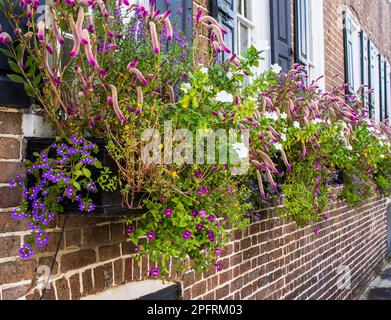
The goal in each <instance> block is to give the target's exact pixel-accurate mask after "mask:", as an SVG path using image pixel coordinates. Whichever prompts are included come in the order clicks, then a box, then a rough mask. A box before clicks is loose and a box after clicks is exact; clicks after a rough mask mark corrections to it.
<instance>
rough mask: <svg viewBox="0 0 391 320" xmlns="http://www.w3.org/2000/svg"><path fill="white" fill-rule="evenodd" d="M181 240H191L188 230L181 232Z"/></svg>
mask: <svg viewBox="0 0 391 320" xmlns="http://www.w3.org/2000/svg"><path fill="white" fill-rule="evenodd" d="M182 238H183V239H185V240H189V239H190V238H191V232H190V231H189V230H186V231H183V233H182Z"/></svg>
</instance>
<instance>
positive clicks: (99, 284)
mask: <svg viewBox="0 0 391 320" xmlns="http://www.w3.org/2000/svg"><path fill="white" fill-rule="evenodd" d="M113 283H114V279H113V264H112V263H107V264H105V265H103V266H99V267H96V268H95V269H94V284H95V290H96V291H97V292H101V291H104V290H106V289H108V288H109V287H111V286H112V285H113Z"/></svg>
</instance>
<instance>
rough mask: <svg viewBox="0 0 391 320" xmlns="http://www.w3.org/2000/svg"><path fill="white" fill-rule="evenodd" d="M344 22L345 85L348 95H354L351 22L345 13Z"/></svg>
mask: <svg viewBox="0 0 391 320" xmlns="http://www.w3.org/2000/svg"><path fill="white" fill-rule="evenodd" d="M344 22H345V23H344V26H345V27H344V44H345V83H348V84H349V86H348V87H347V91H348V93H351V94H354V89H353V88H354V54H353V21H352V18H351V17H350V16H349V15H348V14H346V13H345V21H344Z"/></svg>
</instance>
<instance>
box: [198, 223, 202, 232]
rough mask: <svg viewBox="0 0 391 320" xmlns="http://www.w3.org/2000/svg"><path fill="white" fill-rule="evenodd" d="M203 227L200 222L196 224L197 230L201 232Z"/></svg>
mask: <svg viewBox="0 0 391 320" xmlns="http://www.w3.org/2000/svg"><path fill="white" fill-rule="evenodd" d="M203 227H204V225H203V224H202V223H200V224H197V231H198V232H201V231H202V228H203Z"/></svg>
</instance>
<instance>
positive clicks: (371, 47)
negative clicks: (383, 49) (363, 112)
mask: <svg viewBox="0 0 391 320" xmlns="http://www.w3.org/2000/svg"><path fill="white" fill-rule="evenodd" d="M368 57H369V61H368V62H369V72H368V80H369V81H368V82H369V88H370V89H375V88H376V86H375V83H376V81H378V80H377V79H375V68H376V60H377V49H376V47H375V44H374V43H373V42H372V41H369V42H368ZM375 110H376V96H375V93H371V94H370V95H369V117H370V118H371V119H375Z"/></svg>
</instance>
